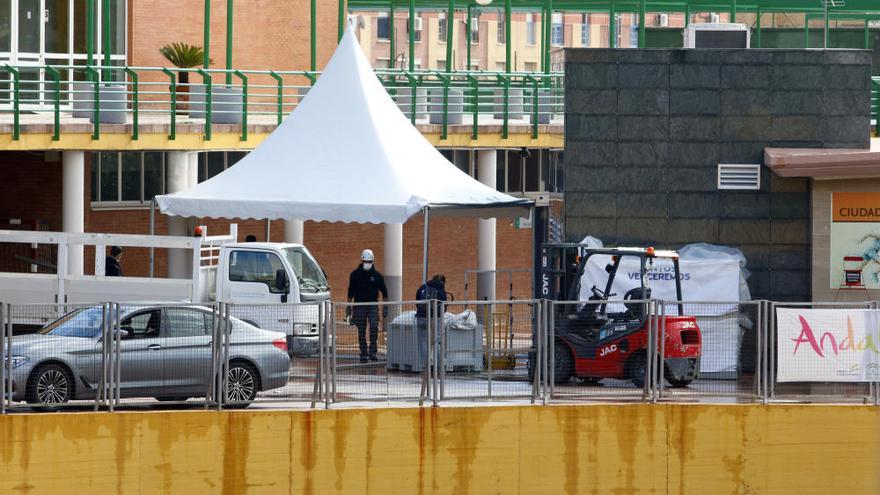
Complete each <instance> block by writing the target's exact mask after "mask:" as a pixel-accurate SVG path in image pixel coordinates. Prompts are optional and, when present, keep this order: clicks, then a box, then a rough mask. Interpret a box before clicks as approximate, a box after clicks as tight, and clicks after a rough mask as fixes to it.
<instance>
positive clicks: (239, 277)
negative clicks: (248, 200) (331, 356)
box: [202, 242, 330, 354]
mask: <svg viewBox="0 0 880 495" xmlns="http://www.w3.org/2000/svg"><path fill="white" fill-rule="evenodd" d="M206 274H208V275H209V276H211V275H213V277H214V278H215V281H214V283H213V284H212V283H211V281H210V280H206V281H205V282H204V283H203V284H202V286H203V287H206V288H210V287H215V292H214V294H213V297H209V299H214V300H216V301H219V302H224V303H229V304H231V305H232V313H233V316H236V317H237V318H240V319H242V320H245V321H247V322H248V323H251V324H253V325H254V326H257V327H259V328H262V329H264V330H273V331H278V332H283V333H285V334H286V335H287V336H288V349H289V351H290V352H291V353H292V354H314V353H315V352H317V346H318V322H319V318H318V303H320V302H321V301H324V300H327V299H329V298H330V287H329V286H328V284H327V277H326V275H325V274H324V271H323V270H322V269H321V267H320V265H318V262H317V261H315V258H314V257H313V256H312V254H311V253H310V252H309V250H308V249H306V247H305V246H303V245H301V244H289V243H274V242H262V243H257V242H245V243H238V242H235V243H225V244H223V245H221V246H220V254H219V261H218V263H217V265H216V271H214V273H211V272H210V271H209V272H206ZM309 303H312V304H309ZM267 304H269V305H271V306H268V307H267V306H263V307H259V306H258V305H267Z"/></svg>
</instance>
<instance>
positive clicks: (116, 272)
mask: <svg viewBox="0 0 880 495" xmlns="http://www.w3.org/2000/svg"><path fill="white" fill-rule="evenodd" d="M104 275H106V276H108V277H121V276H122V267H121V266H119V260H117V259H116V258H114V257H113V256H107V258H106V261H104Z"/></svg>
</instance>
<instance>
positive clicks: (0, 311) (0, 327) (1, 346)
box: [0, 303, 12, 414]
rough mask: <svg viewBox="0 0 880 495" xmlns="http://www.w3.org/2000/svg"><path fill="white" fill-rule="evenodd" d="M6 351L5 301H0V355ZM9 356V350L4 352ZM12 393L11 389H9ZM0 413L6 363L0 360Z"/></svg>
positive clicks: (4, 385) (2, 401)
mask: <svg viewBox="0 0 880 495" xmlns="http://www.w3.org/2000/svg"><path fill="white" fill-rule="evenodd" d="M3 351H6V303H0V356H2V355H3V354H4V352H3ZM5 354H6V355H7V356H8V357H9V358H11V357H12V356H11V354H12V353H10V352H8V351H7V352H6V353H5ZM9 372H10V373H9V374H10V375H11V374H12V368H11V367H10V368H9ZM9 392H10V395H12V389H11V388H10V389H9ZM0 414H6V363H5V362H0Z"/></svg>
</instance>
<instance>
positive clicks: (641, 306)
mask: <svg viewBox="0 0 880 495" xmlns="http://www.w3.org/2000/svg"><path fill="white" fill-rule="evenodd" d="M641 299H642V288H641V287H636V288H635V289H630V290H628V291H626V294H624V295H623V300H624V301H639V300H641ZM645 299H651V288H650V287H645ZM624 306H626V309H627V311H628V312H629V313H630V314H632V317H633V319H639V320H641V319H643V318H644V317H645V313H647V311H648V304H647V303H632V302H631V303H624Z"/></svg>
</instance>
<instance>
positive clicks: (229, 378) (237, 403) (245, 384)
mask: <svg viewBox="0 0 880 495" xmlns="http://www.w3.org/2000/svg"><path fill="white" fill-rule="evenodd" d="M225 386H226V397H225V402H224V406H225V407H229V408H242V409H243V408H245V407H247V406H249V405H251V402H253V401H254V399H255V398H256V397H257V392H259V391H260V374H259V373H258V372H257V370H256V369H255V368H254V367H253V366H252V365H250V364H249V363H245V362H242V361H233V362H231V363H229V370H228V371H227V372H226V382H225Z"/></svg>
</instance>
